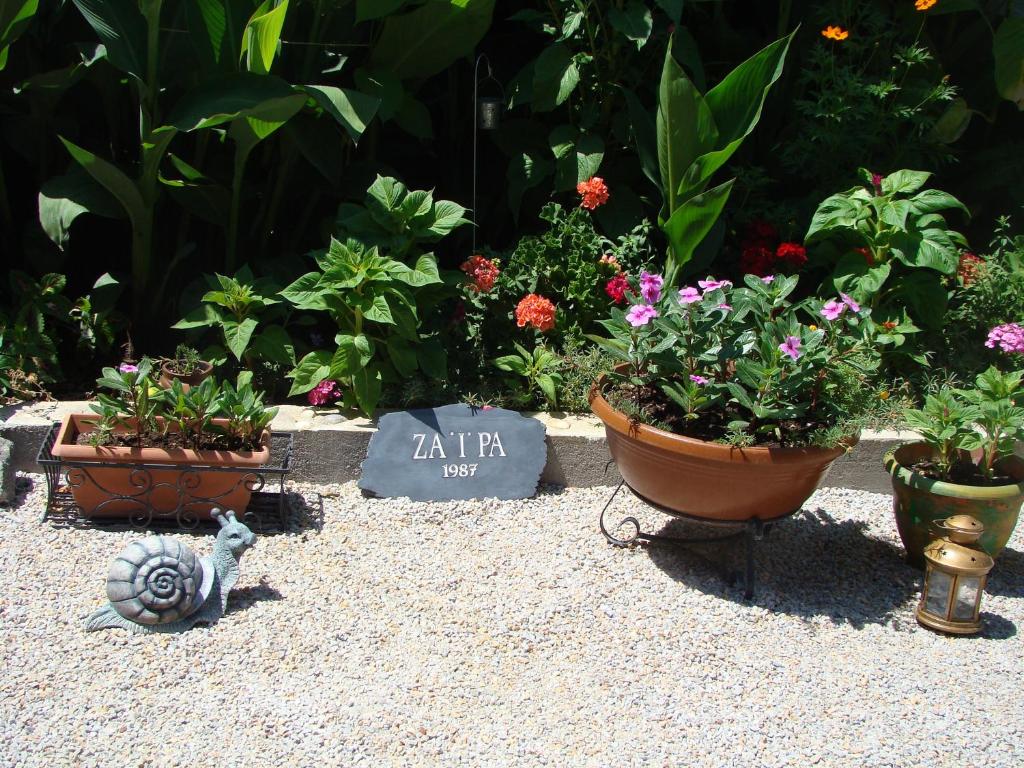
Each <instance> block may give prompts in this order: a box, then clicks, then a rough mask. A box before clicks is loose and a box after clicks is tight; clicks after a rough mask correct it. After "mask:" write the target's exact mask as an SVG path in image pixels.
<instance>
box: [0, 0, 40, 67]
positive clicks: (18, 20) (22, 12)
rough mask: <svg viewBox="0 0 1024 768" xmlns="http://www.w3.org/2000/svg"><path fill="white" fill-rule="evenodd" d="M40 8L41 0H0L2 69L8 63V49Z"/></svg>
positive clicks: (0, 57) (0, 60)
mask: <svg viewBox="0 0 1024 768" xmlns="http://www.w3.org/2000/svg"><path fill="white" fill-rule="evenodd" d="M38 9H39V0H0V70H2V69H3V68H4V66H5V65H6V64H7V49H8V48H9V47H10V45H11V43H13V42H14V41H15V40H17V39H18V38H19V37H21V33H22V32H24V31H25V30H26V29H27V28H28V25H29V24H30V23H32V19H33V17H34V16H35V15H36V11H37V10H38Z"/></svg>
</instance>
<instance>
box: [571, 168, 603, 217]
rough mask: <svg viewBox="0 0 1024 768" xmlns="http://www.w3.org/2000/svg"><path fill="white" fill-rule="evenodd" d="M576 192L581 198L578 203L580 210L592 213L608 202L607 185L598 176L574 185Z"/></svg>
mask: <svg viewBox="0 0 1024 768" xmlns="http://www.w3.org/2000/svg"><path fill="white" fill-rule="evenodd" d="M576 191H577V192H579V193H580V195H582V196H583V199H582V200H581V201H580V207H581V208H586V209H587V210H590V211H592V210H594V209H595V208H597V207H598V206H601V205H604V204H605V203H607V202H608V185H607V184H605V183H604V179H602V178H601V177H600V176H591V177H590V178H589V179H587V180H586V181H581V182H580V183H579V184H577V185H576Z"/></svg>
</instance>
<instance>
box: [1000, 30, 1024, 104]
mask: <svg viewBox="0 0 1024 768" xmlns="http://www.w3.org/2000/svg"><path fill="white" fill-rule="evenodd" d="M992 55H993V57H994V58H995V62H996V64H995V79H996V89H997V90H998V91H999V95H1000V96H1002V97H1003V98H1004V99H1006V100H1008V101H1012V102H1013V103H1014V104H1016V105H1017V109H1018V110H1024V18H1020V17H1019V16H1013V17H1011V18H1008V19H1004V20H1003V23H1002V24H1000V25H999V29H998V30H996V35H995V39H994V40H993V41H992Z"/></svg>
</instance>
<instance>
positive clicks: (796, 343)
mask: <svg viewBox="0 0 1024 768" xmlns="http://www.w3.org/2000/svg"><path fill="white" fill-rule="evenodd" d="M779 350H780V351H781V352H782V354H784V355H789V356H790V357H791V358H793V359H794V360H799V359H800V355H802V354H803V352H801V351H800V337H799V336H787V337H786V340H785V341H784V342H782V343H781V344H779Z"/></svg>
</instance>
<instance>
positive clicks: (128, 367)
mask: <svg viewBox="0 0 1024 768" xmlns="http://www.w3.org/2000/svg"><path fill="white" fill-rule="evenodd" d="M117 370H118V371H120V372H121V373H138V372H139V366H137V365H132V364H131V363H121V365H119V366H118V367H117Z"/></svg>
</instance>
